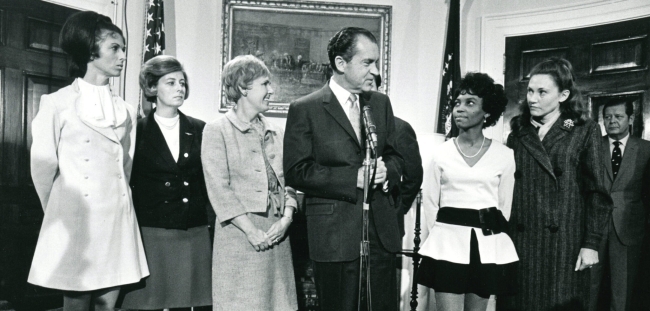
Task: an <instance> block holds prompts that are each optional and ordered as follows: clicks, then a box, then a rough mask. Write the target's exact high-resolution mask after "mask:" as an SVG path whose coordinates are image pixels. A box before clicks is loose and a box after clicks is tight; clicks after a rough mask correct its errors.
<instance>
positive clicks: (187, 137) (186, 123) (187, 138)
mask: <svg viewBox="0 0 650 311" xmlns="http://www.w3.org/2000/svg"><path fill="white" fill-rule="evenodd" d="M178 114H179V118H180V120H179V122H180V123H181V124H180V130H181V133H180V138H179V145H180V146H179V149H180V155H179V157H178V166H181V167H182V166H183V165H185V162H187V160H188V159H189V154H190V152H191V150H192V142H194V137H196V135H198V134H197V133H196V129H195V128H194V126H193V125H192V123H190V120H189V119H188V118H187V117H186V116H185V115H184V114H183V113H182V112H180V111H179V112H178ZM186 154H187V155H188V157H185V155H186Z"/></svg>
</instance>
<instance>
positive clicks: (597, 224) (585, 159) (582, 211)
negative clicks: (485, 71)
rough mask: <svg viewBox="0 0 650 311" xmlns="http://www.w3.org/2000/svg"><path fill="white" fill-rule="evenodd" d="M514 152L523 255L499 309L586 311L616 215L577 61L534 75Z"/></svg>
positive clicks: (513, 220)
mask: <svg viewBox="0 0 650 311" xmlns="http://www.w3.org/2000/svg"><path fill="white" fill-rule="evenodd" d="M530 77H531V78H530V81H529V82H528V93H527V102H526V104H524V105H523V106H522V114H521V116H519V117H515V118H513V120H512V123H511V126H512V133H511V134H510V136H509V137H508V146H509V147H510V148H512V149H513V150H514V153H515V162H516V165H517V171H516V172H515V180H516V181H515V190H514V197H513V204H512V214H511V216H510V228H509V233H510V236H511V237H512V239H513V241H514V243H515V247H516V249H517V253H518V255H519V260H520V261H519V265H520V266H519V275H518V278H517V284H518V295H516V296H513V297H500V299H498V304H499V309H501V310H584V309H586V308H587V303H588V301H589V278H590V270H589V268H591V266H592V265H594V264H596V263H597V262H598V252H597V251H596V250H597V249H598V245H599V242H600V238H601V232H602V231H603V228H604V226H605V224H606V221H607V218H608V217H609V215H610V212H611V209H612V202H611V199H610V198H609V196H608V194H607V192H606V190H605V187H604V185H603V182H602V178H601V176H602V175H603V173H604V171H603V169H604V168H603V166H602V164H601V163H602V162H601V152H600V149H599V141H600V137H601V132H600V128H599V126H598V124H597V123H596V122H594V121H592V120H590V119H588V117H587V114H586V113H587V111H586V110H585V109H584V107H583V105H582V104H581V101H580V94H579V93H578V90H577V88H576V85H575V75H574V73H573V69H572V66H571V63H569V62H568V61H566V60H564V59H559V58H552V59H549V60H546V61H543V62H541V63H539V64H537V65H536V66H535V67H534V68H533V69H532V71H531V73H530Z"/></svg>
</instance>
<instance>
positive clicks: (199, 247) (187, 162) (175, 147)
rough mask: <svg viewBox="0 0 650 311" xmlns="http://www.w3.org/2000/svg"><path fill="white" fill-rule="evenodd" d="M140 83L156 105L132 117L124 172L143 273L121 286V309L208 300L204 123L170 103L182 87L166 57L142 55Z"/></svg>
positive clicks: (179, 73) (181, 95) (180, 74)
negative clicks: (128, 165) (131, 145)
mask: <svg viewBox="0 0 650 311" xmlns="http://www.w3.org/2000/svg"><path fill="white" fill-rule="evenodd" d="M140 87H141V88H142V90H143V92H144V94H145V96H146V97H147V100H149V101H150V102H154V103H156V109H154V110H152V111H151V113H149V115H148V116H147V117H146V118H143V119H141V120H139V121H138V128H137V134H136V143H135V156H134V160H133V162H134V163H133V174H132V178H131V190H132V192H133V201H134V205H135V211H136V215H137V217H138V222H139V224H140V226H141V231H142V240H143V243H144V248H145V253H146V255H147V262H148V264H149V267H150V268H149V269H150V272H151V276H150V277H149V278H147V279H145V280H143V281H142V282H140V283H139V284H137V285H136V286H134V288H131V289H130V291H128V292H127V293H126V295H125V297H124V303H123V304H122V308H128V309H146V310H151V309H165V308H170V309H171V310H190V307H197V306H209V305H211V304H212V299H211V288H212V279H211V271H212V270H211V269H212V261H211V259H212V252H211V244H210V236H209V233H208V218H207V209H206V204H207V203H208V198H207V193H206V188H205V181H204V179H203V166H202V165H201V137H202V133H203V127H204V126H205V122H203V121H201V120H197V119H194V118H192V117H188V116H186V115H185V114H183V113H182V112H180V111H179V110H178V108H179V107H180V106H181V105H183V102H184V100H185V99H186V98H187V97H188V95H189V87H188V84H187V75H186V73H185V71H184V70H183V67H182V66H181V64H180V63H179V62H178V60H176V59H175V58H174V57H171V56H157V57H154V58H152V59H150V60H149V61H147V62H146V63H145V64H144V65H143V67H142V71H141V72H140ZM194 310H197V308H194Z"/></svg>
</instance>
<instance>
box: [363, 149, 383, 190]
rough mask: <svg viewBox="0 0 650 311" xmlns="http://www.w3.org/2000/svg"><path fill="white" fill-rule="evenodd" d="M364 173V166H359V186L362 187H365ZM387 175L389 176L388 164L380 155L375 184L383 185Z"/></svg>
mask: <svg viewBox="0 0 650 311" xmlns="http://www.w3.org/2000/svg"><path fill="white" fill-rule="evenodd" d="M363 174H364V166H361V167H360V168H359V171H358V172H357V188H361V189H363V188H364V183H363V181H364V180H363V179H364V178H363ZM370 174H372V169H371V170H370ZM370 177H372V176H370ZM387 177H388V169H386V164H384V161H383V160H382V159H381V157H379V158H377V173H376V174H375V180H374V181H373V184H375V185H381V184H382V183H384V181H385V180H386V178H387Z"/></svg>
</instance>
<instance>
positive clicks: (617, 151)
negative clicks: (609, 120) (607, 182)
mask: <svg viewBox="0 0 650 311" xmlns="http://www.w3.org/2000/svg"><path fill="white" fill-rule="evenodd" d="M620 145H621V142H620V141H618V140H617V141H615V142H614V151H613V152H612V173H614V178H616V174H618V170H619V169H620V168H621V161H622V160H623V155H621V148H620V147H619V146H620Z"/></svg>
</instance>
